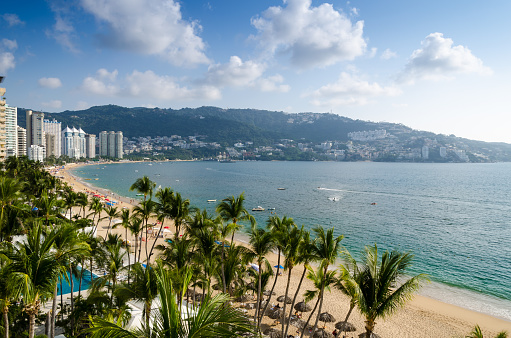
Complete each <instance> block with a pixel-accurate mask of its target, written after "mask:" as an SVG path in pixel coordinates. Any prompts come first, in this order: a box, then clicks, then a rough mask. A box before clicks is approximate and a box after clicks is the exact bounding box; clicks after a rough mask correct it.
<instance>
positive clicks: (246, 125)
mask: <svg viewBox="0 0 511 338" xmlns="http://www.w3.org/2000/svg"><path fill="white" fill-rule="evenodd" d="M45 118H48V119H53V118H55V119H57V120H58V121H60V122H62V126H63V128H64V127H65V126H70V127H72V126H74V127H76V128H82V129H83V130H84V131H85V132H86V133H89V134H96V135H98V134H99V133H100V132H101V131H103V130H107V131H109V130H114V131H122V132H123V134H124V136H126V137H128V138H132V137H144V136H151V137H156V136H171V135H179V136H182V137H187V136H202V138H201V139H202V140H203V141H205V142H218V143H220V144H221V145H222V146H232V145H233V144H234V143H236V142H246V141H250V142H253V143H254V145H255V146H261V145H273V144H275V143H276V142H280V140H282V139H290V140H294V141H295V142H302V143H308V142H310V143H316V144H318V143H321V142H325V141H337V142H339V143H341V142H344V143H346V142H348V141H349V138H348V133H349V132H355V131H370V130H377V129H385V130H386V131H387V133H388V134H390V135H392V139H391V140H390V141H389V140H386V141H385V144H381V142H380V144H378V141H373V142H369V141H366V143H368V144H369V145H370V146H371V147H373V148H374V149H376V150H378V149H381V152H384V151H386V150H385V149H388V148H389V147H391V148H392V147H394V148H397V149H412V148H415V149H417V148H420V147H422V146H423V145H429V144H431V140H433V145H434V146H433V147H434V148H435V147H436V148H438V147H442V146H445V147H449V148H450V149H461V150H463V151H465V152H466V153H467V155H468V156H469V157H472V158H471V160H476V161H511V145H510V144H507V143H489V142H481V141H473V140H467V139H462V138H458V137H455V136H454V135H449V136H447V135H441V134H434V133H431V132H425V131H418V130H413V129H411V128H409V127H406V126H404V125H402V124H395V123H386V122H379V123H376V122H370V121H362V120H353V119H350V118H347V117H343V116H339V115H334V114H328V113H324V114H320V113H298V114H287V113H284V112H277V111H267V110H257V109H222V108H218V107H209V106H205V107H199V108H183V109H178V110H175V109H163V108H142V107H136V108H126V107H120V106H115V105H107V106H96V107H91V108H89V109H86V110H80V111H69V110H66V111H64V112H61V113H45ZM18 125H20V126H25V109H23V108H18ZM389 142H392V144H389ZM353 143H363V142H361V141H360V142H355V141H354V142H353ZM378 151H379V150H378ZM382 158H384V159H387V158H388V159H391V158H392V156H391V157H385V156H383V157H382ZM353 159H356V157H353Z"/></svg>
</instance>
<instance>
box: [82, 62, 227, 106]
mask: <svg viewBox="0 0 511 338" xmlns="http://www.w3.org/2000/svg"><path fill="white" fill-rule="evenodd" d="M81 89H82V90H84V91H85V92H87V93H89V94H95V95H102V96H107V97H123V98H124V97H136V98H145V99H159V100H166V101H169V100H192V99H209V100H214V99H219V98H220V97H221V94H220V91H219V90H218V89H217V88H215V87H213V86H209V85H201V86H197V87H194V88H187V87H183V86H181V85H180V84H179V83H178V82H177V81H176V80H175V79H174V78H172V77H170V76H160V75H157V74H155V73H154V72H153V71H150V70H148V71H145V72H139V71H137V70H134V71H133V72H132V73H131V74H129V75H127V76H126V77H125V78H124V79H123V80H119V79H118V78H117V70H114V71H113V72H108V71H107V70H106V69H99V70H98V71H97V73H96V75H95V76H89V77H86V78H85V79H84V80H83V82H82V86H81Z"/></svg>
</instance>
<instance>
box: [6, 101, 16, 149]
mask: <svg viewBox="0 0 511 338" xmlns="http://www.w3.org/2000/svg"><path fill="white" fill-rule="evenodd" d="M5 150H6V156H8V157H9V156H17V155H18V108H16V107H9V105H6V106H5Z"/></svg>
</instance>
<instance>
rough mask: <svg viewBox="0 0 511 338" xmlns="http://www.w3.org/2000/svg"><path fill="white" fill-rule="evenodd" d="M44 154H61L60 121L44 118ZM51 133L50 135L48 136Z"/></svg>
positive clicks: (58, 155)
mask: <svg viewBox="0 0 511 338" xmlns="http://www.w3.org/2000/svg"><path fill="white" fill-rule="evenodd" d="M44 133H45V138H46V156H48V157H49V156H51V155H54V156H55V157H57V158H58V157H60V155H61V154H62V123H61V122H58V121H57V120H55V119H53V120H51V121H50V120H44ZM48 135H52V136H53V137H52V136H48Z"/></svg>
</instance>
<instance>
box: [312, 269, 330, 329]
mask: <svg viewBox="0 0 511 338" xmlns="http://www.w3.org/2000/svg"><path fill="white" fill-rule="evenodd" d="M327 271H328V265H327V266H325V269H324V271H323V280H322V281H321V291H320V292H321V296H320V302H319V309H318V315H317V316H316V322H315V323H314V327H313V328H312V333H311V335H310V337H311V338H312V335H313V334H314V331H316V328H317V327H318V321H319V315H320V314H321V308H322V307H323V292H324V291H325V282H326V273H327Z"/></svg>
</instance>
